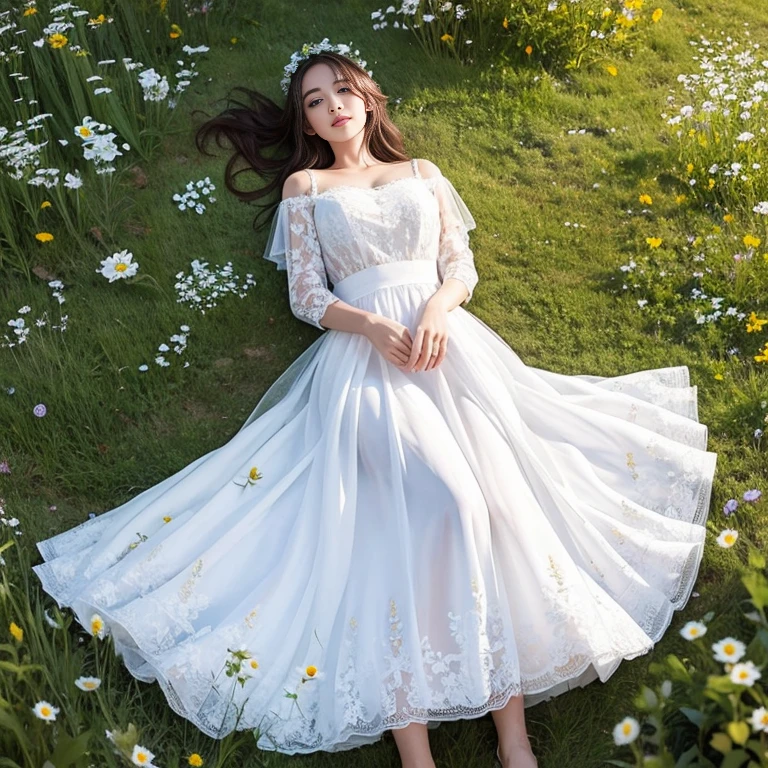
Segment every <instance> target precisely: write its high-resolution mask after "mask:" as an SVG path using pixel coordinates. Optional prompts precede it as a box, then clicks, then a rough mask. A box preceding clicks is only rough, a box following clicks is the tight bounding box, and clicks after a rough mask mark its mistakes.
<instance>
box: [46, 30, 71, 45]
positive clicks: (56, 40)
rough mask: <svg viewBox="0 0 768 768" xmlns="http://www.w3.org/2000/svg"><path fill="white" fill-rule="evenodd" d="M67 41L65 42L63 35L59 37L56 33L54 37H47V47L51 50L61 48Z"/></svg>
mask: <svg viewBox="0 0 768 768" xmlns="http://www.w3.org/2000/svg"><path fill="white" fill-rule="evenodd" d="M68 42H69V40H67V38H66V36H65V35H61V34H59V33H58V32H57V33H56V34H55V35H49V37H48V45H50V46H51V48H63V47H64V46H65V45H66V44H67V43H68Z"/></svg>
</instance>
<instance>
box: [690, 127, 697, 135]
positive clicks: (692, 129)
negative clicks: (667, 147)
mask: <svg viewBox="0 0 768 768" xmlns="http://www.w3.org/2000/svg"><path fill="white" fill-rule="evenodd" d="M695 135H696V129H695V128H689V129H688V136H695Z"/></svg>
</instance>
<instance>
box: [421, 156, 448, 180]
mask: <svg viewBox="0 0 768 768" xmlns="http://www.w3.org/2000/svg"><path fill="white" fill-rule="evenodd" d="M416 164H417V165H418V167H419V174H420V175H421V177H422V178H424V179H432V178H435V177H436V176H442V175H443V174H442V173H441V172H440V168H439V167H438V166H437V165H435V164H434V163H433V162H432V161H431V160H426V159H425V158H421V157H419V158H416Z"/></svg>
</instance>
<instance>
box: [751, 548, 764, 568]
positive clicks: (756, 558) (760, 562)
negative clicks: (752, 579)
mask: <svg viewBox="0 0 768 768" xmlns="http://www.w3.org/2000/svg"><path fill="white" fill-rule="evenodd" d="M749 566H750V568H757V569H758V570H759V571H762V570H763V569H764V568H765V555H764V554H763V553H762V552H761V551H760V550H759V549H756V548H755V547H750V548H749Z"/></svg>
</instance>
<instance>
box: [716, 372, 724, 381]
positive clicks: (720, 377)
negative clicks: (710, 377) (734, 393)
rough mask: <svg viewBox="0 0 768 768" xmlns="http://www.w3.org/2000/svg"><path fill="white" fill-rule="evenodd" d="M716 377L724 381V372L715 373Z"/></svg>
mask: <svg viewBox="0 0 768 768" xmlns="http://www.w3.org/2000/svg"><path fill="white" fill-rule="evenodd" d="M715 378H716V379H717V380H718V381H722V380H723V374H722V373H716V374H715Z"/></svg>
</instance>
